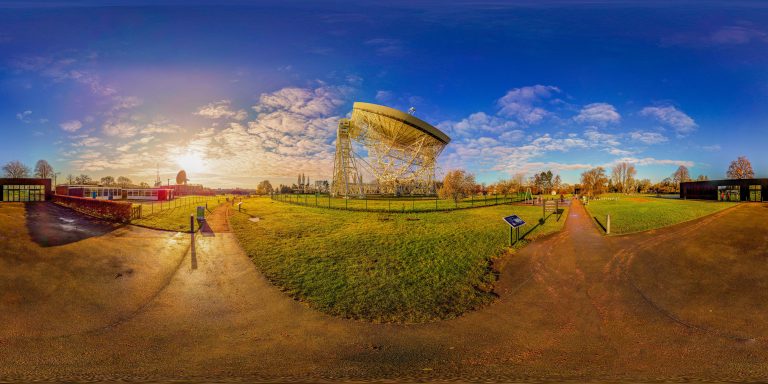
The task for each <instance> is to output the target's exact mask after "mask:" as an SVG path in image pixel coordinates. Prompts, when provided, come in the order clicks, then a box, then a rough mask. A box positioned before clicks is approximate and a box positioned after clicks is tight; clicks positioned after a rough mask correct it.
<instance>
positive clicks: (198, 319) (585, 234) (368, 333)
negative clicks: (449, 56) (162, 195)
mask: <svg viewBox="0 0 768 384" xmlns="http://www.w3.org/2000/svg"><path fill="white" fill-rule="evenodd" d="M50 206H52V205H50V204H46V205H45V207H46V208H45V209H41V208H35V209H37V210H38V211H39V212H38V213H37V214H38V215H39V216H34V217H31V216H30V215H31V214H34V212H32V213H30V211H31V208H29V207H27V208H26V209H20V210H22V211H26V213H24V215H26V216H25V218H18V220H24V219H26V220H31V219H32V218H35V219H36V222H37V221H39V220H48V221H50V223H51V224H50V228H49V229H50V230H51V233H58V232H60V231H63V230H62V229H61V228H58V229H57V227H56V225H61V224H60V223H57V221H56V220H59V221H60V222H61V221H62V220H61V219H57V218H60V217H63V216H68V215H67V214H66V213H65V212H64V211H62V209H61V208H58V207H53V208H50ZM230 209H232V208H229V207H227V206H222V207H220V208H218V209H217V210H216V211H215V212H214V214H213V216H212V217H211V218H210V219H209V221H210V223H211V225H210V226H209V228H208V229H207V230H206V231H205V233H203V232H200V233H198V234H196V235H195V236H194V237H191V236H190V235H189V234H173V233H167V232H159V231H151V230H146V229H143V228H137V227H133V226H118V227H115V226H113V225H110V224H106V223H100V222H97V221H91V220H85V222H84V223H83V224H82V228H85V229H84V231H85V233H84V234H83V233H81V234H79V235H76V236H74V237H72V238H71V239H69V240H62V241H57V242H53V243H51V242H48V243H45V242H43V241H42V240H41V239H40V238H39V237H40V236H37V237H38V238H36V237H35V234H33V233H31V232H32V230H31V229H30V228H28V227H36V226H37V225H35V226H26V225H25V226H21V227H20V228H19V229H18V233H14V234H10V233H7V234H6V235H4V236H5V238H4V239H2V240H3V241H8V239H11V238H18V239H21V240H17V242H18V243H19V244H20V245H16V246H15V247H16V248H14V250H13V251H0V263H1V264H0V289H2V291H0V300H1V301H0V306H1V307H0V324H3V326H2V329H0V381H2V380H53V381H61V380H169V379H183V380H193V381H194V380H199V381H208V380H211V379H216V380H232V381H238V380H243V381H259V380H263V381H312V382H314V381H318V380H333V381H335V380H354V381H357V380H373V379H379V380H406V381H411V380H456V379H461V380H482V381H512V380H543V381H547V380H551V381H561V380H574V381H584V380H657V379H671V380H702V379H708V380H716V379H737V380H748V379H752V380H760V379H762V380H766V379H768V339H767V338H766V337H767V336H768V332H766V329H765V326H764V325H755V324H753V323H754V322H750V321H747V322H741V323H739V324H737V325H729V324H728V323H725V322H718V321H714V322H711V323H707V324H702V323H699V322H698V318H697V317H690V316H688V317H686V313H680V312H679V311H677V310H676V308H675V307H669V306H665V302H664V300H662V298H661V297H660V296H659V295H660V294H662V293H663V291H659V290H652V291H647V290H645V288H646V287H645V286H643V285H642V282H639V281H638V279H637V276H636V272H635V271H634V270H633V267H632V266H633V263H634V262H635V261H636V260H638V259H641V258H642V257H643V255H644V254H646V253H648V252H651V253H653V252H656V251H658V252H661V250H663V252H667V253H669V254H671V255H675V254H681V253H685V252H688V251H689V250H690V247H692V246H693V245H692V244H696V246H697V247H699V246H701V243H702V242H704V243H706V242H708V241H710V242H713V244H714V243H716V242H717V243H722V242H723V241H724V240H723V237H722V236H721V237H720V238H718V239H716V238H713V236H711V232H714V231H716V230H717V229H716V228H717V226H718V223H720V222H722V221H727V220H729V219H731V218H740V217H742V216H744V217H749V218H750V220H764V219H766V218H768V209H763V210H762V211H761V210H759V208H758V207H754V206H748V205H743V206H738V207H735V208H732V209H729V210H727V211H725V212H721V213H718V214H715V215H712V216H709V217H706V218H703V219H699V220H696V221H693V222H689V223H683V224H679V225H676V226H673V227H671V228H668V229H665V230H664V231H657V232H646V233H641V234H635V235H630V236H621V237H606V236H604V235H602V234H601V233H600V232H599V229H598V228H597V227H596V225H595V224H594V223H593V221H592V219H591V218H590V217H589V216H588V214H587V211H586V210H585V209H584V207H583V206H582V205H581V204H580V203H578V202H575V203H574V204H573V205H572V207H571V209H570V210H569V215H568V218H567V221H566V225H565V229H564V230H563V231H561V232H559V233H557V234H553V235H550V236H548V237H546V238H543V239H540V240H537V241H535V242H533V243H532V244H530V245H529V246H527V247H526V248H524V249H523V250H521V251H520V252H518V253H517V254H514V255H510V256H507V257H505V258H503V259H502V261H501V263H500V265H498V266H497V267H498V268H499V269H500V270H501V275H500V280H499V282H498V284H497V289H496V291H497V293H498V294H499V299H498V300H497V301H496V302H494V303H493V304H491V305H489V306H487V307H485V308H482V309H480V310H477V311H474V312H471V313H468V314H466V315H464V316H461V317H459V318H457V319H452V320H447V321H439V322H434V323H427V324H372V323H369V322H362V321H353V320H347V319H339V318H335V317H332V316H328V315H325V314H322V313H319V312H317V311H315V310H312V309H310V308H309V307H307V306H306V305H305V304H303V303H301V302H297V301H294V300H292V299H290V298H289V297H288V296H287V295H286V294H284V293H283V292H281V291H280V290H279V289H277V288H276V287H275V286H273V285H271V284H270V283H269V282H268V281H266V280H265V279H264V277H263V276H262V275H261V274H260V273H259V272H258V271H257V270H256V268H255V267H254V265H253V263H252V262H251V261H250V260H249V259H248V257H247V256H246V255H245V254H244V252H243V251H242V250H241V248H240V247H239V245H238V243H237V240H236V239H235V237H234V235H233V234H232V233H229V232H228V226H227V225H226V215H227V214H231V213H230V212H228V210H230ZM755 212H758V215H761V216H758V217H757V218H755V217H754V215H755ZM19 214H21V213H20V212H17V211H13V210H12V209H10V208H9V209H6V208H2V209H0V218H2V219H6V218H7V219H10V218H11V217H13V216H14V215H19ZM2 215H6V216H7V217H2ZM72 216H73V217H75V216H74V215H72ZM77 217H79V216H77ZM71 218H72V217H69V218H68V220H69V219H71ZM86 224H87V225H86ZM739 228H740V227H738V226H736V227H735V228H734V229H733V230H734V231H737V230H739ZM741 229H743V228H741ZM763 232H765V231H763ZM719 233H720V234H721V235H722V233H721V231H720V232H719ZM683 236H684V237H685V238H686V240H685V241H681V238H682V237H683ZM760 236H762V235H760ZM49 237H50V236H49ZM725 238H726V240H727V236H725ZM763 240H768V238H767V239H763V238H762V237H758V238H757V240H756V241H758V242H759V241H763ZM689 242H690V243H689ZM734 246H736V245H734ZM121 249H123V250H126V251H124V252H123V253H120V252H118V250H121ZM128 250H131V251H128ZM655 250H656V251H655ZM16 252H21V253H16ZM20 254H24V256H23V257H22V256H19V255H20ZM115 254H117V255H122V256H118V257H117V259H115V256H114V255H115ZM136 259H139V260H140V261H136ZM89 266H91V268H89ZM129 269H130V270H132V272H130V273H128V272H126V271H128V270H129ZM121 273H122V275H120V276H118V274H121ZM50 276H57V277H56V278H55V279H54V280H49V279H50ZM84 276H85V277H87V279H86V280H85V281H86V283H85V284H84V283H83V279H84ZM9 279H10V280H9ZM49 284H51V285H52V287H51V288H43V287H46V285H49ZM120 284H123V285H120ZM651 288H652V287H651ZM137 290H138V291H139V292H140V293H134V292H135V291H137ZM659 292H662V293H659ZM91 294H93V295H94V296H96V297H97V299H93V298H91ZM765 310H766V309H765V308H764V307H763V308H755V310H754V312H755V316H756V317H755V319H761V318H762V317H760V316H764V315H765ZM7 324H13V325H12V326H10V327H9V326H7Z"/></svg>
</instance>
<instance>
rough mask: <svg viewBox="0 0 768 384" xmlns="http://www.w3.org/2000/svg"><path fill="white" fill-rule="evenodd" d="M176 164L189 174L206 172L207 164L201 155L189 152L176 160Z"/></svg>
mask: <svg viewBox="0 0 768 384" xmlns="http://www.w3.org/2000/svg"><path fill="white" fill-rule="evenodd" d="M176 163H177V164H178V165H179V167H181V169H183V170H185V171H187V173H201V172H205V171H206V167H205V162H204V161H203V157H202V156H201V155H200V154H199V153H194V152H187V153H186V154H183V155H181V156H179V157H177V158H176Z"/></svg>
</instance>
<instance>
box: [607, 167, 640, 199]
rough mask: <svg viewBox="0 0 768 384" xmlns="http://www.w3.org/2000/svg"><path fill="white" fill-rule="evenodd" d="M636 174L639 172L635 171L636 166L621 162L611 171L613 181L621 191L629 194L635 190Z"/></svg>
mask: <svg viewBox="0 0 768 384" xmlns="http://www.w3.org/2000/svg"><path fill="white" fill-rule="evenodd" d="M636 174H637V170H635V165H634V164H630V163H627V162H621V163H618V164H616V166H614V167H613V169H612V170H611V180H612V181H613V185H614V186H616V188H617V189H618V190H619V191H621V192H622V193H628V192H629V191H631V190H632V189H633V188H634V184H635V175H636Z"/></svg>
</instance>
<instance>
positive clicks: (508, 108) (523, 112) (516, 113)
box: [497, 85, 560, 124]
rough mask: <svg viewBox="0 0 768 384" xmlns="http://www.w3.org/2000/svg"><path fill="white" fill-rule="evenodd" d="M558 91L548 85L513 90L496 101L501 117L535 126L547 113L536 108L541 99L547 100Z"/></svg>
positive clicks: (558, 90)
mask: <svg viewBox="0 0 768 384" xmlns="http://www.w3.org/2000/svg"><path fill="white" fill-rule="evenodd" d="M559 92H560V89H559V88H557V87H554V86H550V85H533V86H528V87H521V88H515V89H512V90H510V91H508V92H507V94H506V95H504V96H503V97H502V98H500V99H499V100H498V101H497V104H498V106H499V108H500V110H499V114H500V115H502V116H508V117H514V118H516V119H518V120H519V121H521V122H524V123H528V124H536V123H538V122H540V121H541V120H542V119H543V118H544V117H546V116H547V115H548V114H549V112H548V111H547V110H545V109H544V108H541V107H539V106H536V104H538V103H540V102H541V101H542V100H543V99H546V98H549V97H551V96H552V94H554V93H559Z"/></svg>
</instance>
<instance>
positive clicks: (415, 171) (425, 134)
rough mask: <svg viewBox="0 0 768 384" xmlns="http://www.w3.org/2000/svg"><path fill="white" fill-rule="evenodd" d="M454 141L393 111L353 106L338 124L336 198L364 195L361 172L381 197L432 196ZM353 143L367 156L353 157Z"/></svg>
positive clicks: (437, 130) (366, 106)
mask: <svg viewBox="0 0 768 384" xmlns="http://www.w3.org/2000/svg"><path fill="white" fill-rule="evenodd" d="M450 141H451V139H450V138H449V137H448V136H447V135H446V134H444V133H443V132H441V131H440V130H439V129H437V128H435V127H433V126H431V125H429V124H428V123H426V122H424V121H422V120H420V119H418V118H416V117H415V116H413V115H410V114H407V113H404V112H402V111H398V110H396V109H393V108H389V107H385V106H381V105H376V104H369V103H355V104H354V106H353V108H352V115H351V117H350V118H349V119H342V120H341V121H340V122H339V127H338V130H337V140H336V160H335V163H334V173H333V186H332V193H333V194H334V195H337V196H347V197H349V196H363V195H364V194H365V191H366V188H365V186H364V184H363V178H362V174H361V169H360V168H358V166H365V170H367V171H369V172H370V173H371V174H372V175H373V176H374V178H375V179H376V184H377V188H376V189H377V191H378V192H379V193H392V194H432V193H434V192H435V167H436V164H437V158H438V156H439V155H440V153H441V152H442V151H443V149H444V148H445V146H446V145H447V144H448V143H449V142H450ZM353 143H357V144H359V146H361V147H362V148H364V149H365V151H366V152H367V157H362V156H360V155H359V154H357V153H355V151H354V149H353V145H352V144H353Z"/></svg>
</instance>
